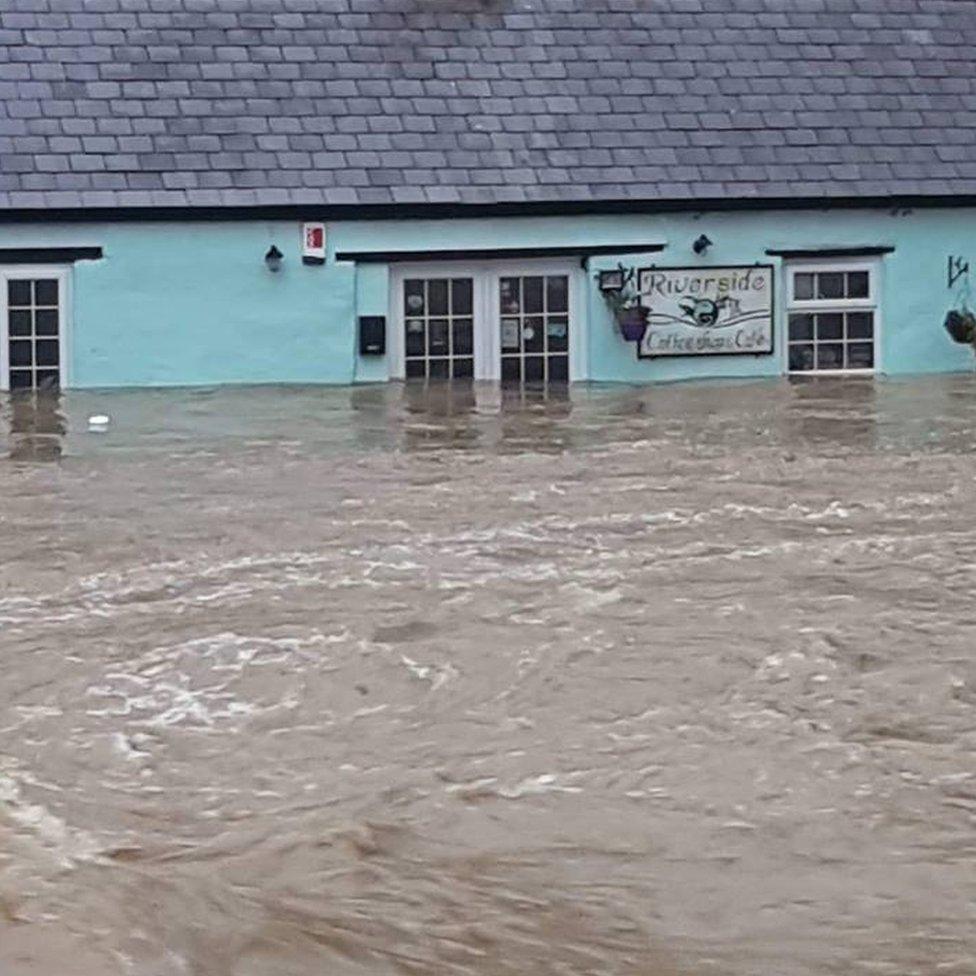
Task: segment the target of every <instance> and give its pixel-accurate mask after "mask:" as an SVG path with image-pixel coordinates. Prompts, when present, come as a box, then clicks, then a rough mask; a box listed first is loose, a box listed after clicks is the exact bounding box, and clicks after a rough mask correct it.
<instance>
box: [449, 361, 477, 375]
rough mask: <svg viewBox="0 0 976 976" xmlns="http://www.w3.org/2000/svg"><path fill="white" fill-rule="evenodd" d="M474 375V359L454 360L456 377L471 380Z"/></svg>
mask: <svg viewBox="0 0 976 976" xmlns="http://www.w3.org/2000/svg"><path fill="white" fill-rule="evenodd" d="M472 376H474V360H473V359H469V358H463V359H455V360H454V377H455V379H461V380H469V379H471V377H472Z"/></svg>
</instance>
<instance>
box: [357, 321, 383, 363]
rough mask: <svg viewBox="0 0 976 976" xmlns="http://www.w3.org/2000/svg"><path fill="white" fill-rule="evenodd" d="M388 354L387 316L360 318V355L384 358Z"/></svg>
mask: <svg viewBox="0 0 976 976" xmlns="http://www.w3.org/2000/svg"><path fill="white" fill-rule="evenodd" d="M385 354H386V316H385V315H360V316H359V355H360V356H383V355H385Z"/></svg>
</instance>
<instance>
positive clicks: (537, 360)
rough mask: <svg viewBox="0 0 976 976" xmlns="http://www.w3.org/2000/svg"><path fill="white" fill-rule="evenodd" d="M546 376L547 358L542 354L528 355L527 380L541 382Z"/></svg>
mask: <svg viewBox="0 0 976 976" xmlns="http://www.w3.org/2000/svg"><path fill="white" fill-rule="evenodd" d="M545 378H546V374H545V359H544V358H543V357H542V356H526V357H525V382H526V383H541V382H542V381H543V380H544V379H545Z"/></svg>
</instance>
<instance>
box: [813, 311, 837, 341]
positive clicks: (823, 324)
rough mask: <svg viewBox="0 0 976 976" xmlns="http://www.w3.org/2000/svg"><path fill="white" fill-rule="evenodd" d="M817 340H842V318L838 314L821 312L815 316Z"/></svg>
mask: <svg viewBox="0 0 976 976" xmlns="http://www.w3.org/2000/svg"><path fill="white" fill-rule="evenodd" d="M817 338H818V339H820V340H821V341H823V340H824V339H843V338H844V316H843V315H842V314H841V313H840V312H823V313H821V314H820V315H818V316H817Z"/></svg>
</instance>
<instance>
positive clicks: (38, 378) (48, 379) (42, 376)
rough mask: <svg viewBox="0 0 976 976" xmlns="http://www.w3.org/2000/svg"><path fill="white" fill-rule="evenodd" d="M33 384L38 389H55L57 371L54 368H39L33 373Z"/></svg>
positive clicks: (56, 386) (56, 385)
mask: <svg viewBox="0 0 976 976" xmlns="http://www.w3.org/2000/svg"><path fill="white" fill-rule="evenodd" d="M34 384H35V386H36V387H37V389H39V390H56V389H57V388H58V371H57V370H56V369H39V370H38V371H37V373H36V374H35V381H34Z"/></svg>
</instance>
